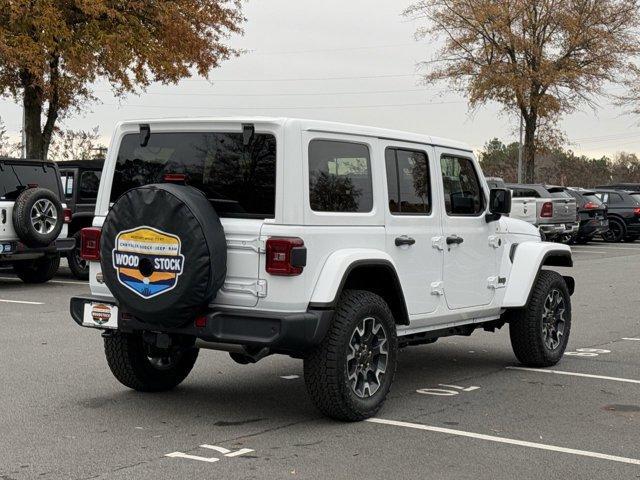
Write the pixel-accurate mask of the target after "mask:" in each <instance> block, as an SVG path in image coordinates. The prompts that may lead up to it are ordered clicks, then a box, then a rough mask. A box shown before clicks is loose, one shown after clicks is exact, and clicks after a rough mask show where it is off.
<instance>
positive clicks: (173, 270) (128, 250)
mask: <svg viewBox="0 0 640 480" xmlns="http://www.w3.org/2000/svg"><path fill="white" fill-rule="evenodd" d="M100 251H101V265H102V274H103V276H104V281H105V283H106V284H107V286H108V287H109V290H111V293H112V294H113V296H114V297H115V298H116V299H117V300H118V302H119V304H120V307H121V309H122V310H123V311H124V312H127V313H131V314H133V315H134V316H135V317H137V318H139V319H140V320H142V321H144V322H146V323H150V324H153V325H157V326H162V327H167V328H171V327H180V326H183V325H184V324H186V323H188V322H189V321H193V319H194V318H195V317H196V316H197V315H198V314H199V313H200V312H201V311H202V310H203V309H204V308H205V307H206V306H207V305H208V304H209V303H210V302H211V301H212V300H213V298H214V297H215V296H216V294H217V292H218V290H219V289H220V287H222V284H223V283H224V279H225V276H226V273H227V244H226V239H225V236H224V230H223V228H222V224H221V223H220V219H219V217H218V215H217V214H216V211H215V210H214V209H213V207H212V206H211V203H210V202H209V200H208V199H207V198H206V197H205V196H204V194H203V193H202V192H200V191H199V190H197V189H195V188H193V187H188V186H183V185H173V184H158V185H147V186H144V187H140V188H135V189H133V190H129V191H128V192H127V193H125V194H124V195H122V196H121V197H120V198H119V199H118V200H117V201H116V203H115V204H114V205H113V207H112V208H111V210H110V211H109V214H108V215H107V218H106V219H105V221H104V225H103V227H102V238H101V240H100Z"/></svg>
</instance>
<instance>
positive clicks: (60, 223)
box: [0, 158, 75, 283]
mask: <svg viewBox="0 0 640 480" xmlns="http://www.w3.org/2000/svg"><path fill="white" fill-rule="evenodd" d="M63 201H64V194H63V192H62V184H61V183H60V174H59V173H58V167H57V166H56V164H55V163H54V162H49V161H42V160H25V159H12V158H0V269H2V268H5V267H12V268H13V271H14V273H15V274H16V275H17V276H18V277H19V278H20V279H21V280H22V281H23V282H25V283H44V282H47V281H49V280H51V279H52V278H53V277H54V275H55V274H56V272H57V271H58V267H59V266H60V256H61V254H66V253H68V252H70V251H73V249H74V247H75V239H73V238H67V232H68V223H69V222H71V211H70V210H69V209H68V208H67V206H66V205H65V204H64V203H62V202H63Z"/></svg>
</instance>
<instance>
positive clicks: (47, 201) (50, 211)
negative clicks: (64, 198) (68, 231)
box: [12, 188, 64, 248]
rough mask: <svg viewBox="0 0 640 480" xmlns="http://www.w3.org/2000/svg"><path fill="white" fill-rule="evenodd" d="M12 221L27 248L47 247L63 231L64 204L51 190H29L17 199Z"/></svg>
mask: <svg viewBox="0 0 640 480" xmlns="http://www.w3.org/2000/svg"><path fill="white" fill-rule="evenodd" d="M12 220H13V228H14V230H15V231H16V233H17V235H18V238H19V239H20V241H21V242H22V243H24V244H25V245H26V246H27V247H30V248H38V247H46V246H48V245H51V244H52V243H53V242H54V241H55V240H56V238H58V236H59V235H60V231H61V230H62V226H63V224H64V213H63V211H62V204H61V203H60V200H59V199H58V197H57V196H56V194H55V193H53V192H52V191H51V190H47V189H46V188H27V189H26V190H24V191H22V192H21V193H20V195H18V198H16V201H15V204H14V206H13V219H12Z"/></svg>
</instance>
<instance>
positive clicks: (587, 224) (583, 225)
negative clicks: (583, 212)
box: [578, 218, 609, 237]
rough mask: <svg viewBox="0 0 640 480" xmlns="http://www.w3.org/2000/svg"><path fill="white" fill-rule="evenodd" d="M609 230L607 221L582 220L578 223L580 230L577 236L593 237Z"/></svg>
mask: <svg viewBox="0 0 640 480" xmlns="http://www.w3.org/2000/svg"><path fill="white" fill-rule="evenodd" d="M607 230H609V221H608V220H596V219H593V218H591V219H589V220H582V221H581V222H580V230H579V231H578V235H579V236H581V237H593V236H595V235H598V234H600V233H604V232H606V231H607Z"/></svg>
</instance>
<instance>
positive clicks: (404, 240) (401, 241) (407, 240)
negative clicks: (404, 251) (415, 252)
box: [396, 235, 416, 247]
mask: <svg viewBox="0 0 640 480" xmlns="http://www.w3.org/2000/svg"><path fill="white" fill-rule="evenodd" d="M414 243H416V241H415V239H413V238H411V237H407V236H406V235H402V236H401V237H397V238H396V247H401V246H402V245H413V244H414Z"/></svg>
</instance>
